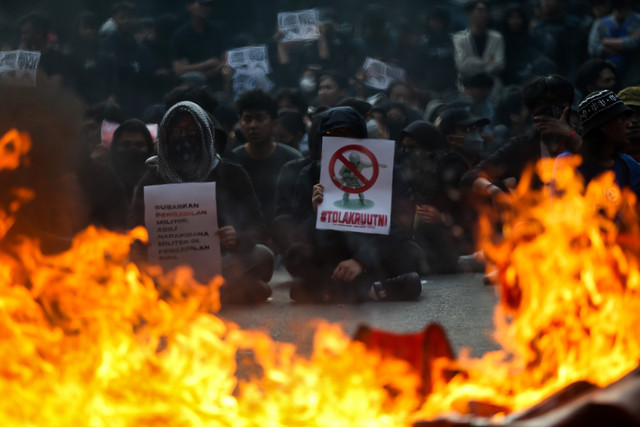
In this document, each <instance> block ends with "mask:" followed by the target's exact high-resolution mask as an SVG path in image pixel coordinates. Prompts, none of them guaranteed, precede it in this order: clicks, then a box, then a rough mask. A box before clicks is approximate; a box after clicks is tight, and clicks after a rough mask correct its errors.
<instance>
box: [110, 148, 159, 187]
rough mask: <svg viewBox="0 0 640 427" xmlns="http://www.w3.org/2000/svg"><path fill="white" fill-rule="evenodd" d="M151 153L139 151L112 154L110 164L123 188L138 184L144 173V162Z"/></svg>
mask: <svg viewBox="0 0 640 427" xmlns="http://www.w3.org/2000/svg"><path fill="white" fill-rule="evenodd" d="M152 154H153V153H143V152H141V151H140V150H126V151H120V152H115V153H113V159H112V161H111V164H112V166H113V169H114V170H115V171H116V173H117V174H118V176H119V177H120V179H121V180H122V182H123V183H124V185H125V187H127V188H128V187H133V186H134V185H136V184H137V183H138V180H139V179H140V178H141V177H142V175H143V174H144V171H145V168H146V167H145V164H144V162H145V161H146V160H147V158H148V157H149V156H151V155H152Z"/></svg>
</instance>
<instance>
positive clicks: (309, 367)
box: [0, 133, 640, 426]
mask: <svg viewBox="0 0 640 427" xmlns="http://www.w3.org/2000/svg"><path fill="white" fill-rule="evenodd" d="M11 135H12V136H11V137H10V138H11V140H12V141H14V144H15V143H16V142H15V141H18V140H20V138H19V136H20V134H18V133H13V134H11ZM5 138H7V137H5ZM16 138H17V139H16ZM3 141H5V139H3ZM24 143H25V144H26V145H28V142H26V141H25V142H24ZM16 147H17V145H16ZM17 151H18V152H20V149H17ZM15 152H16V151H11V153H15ZM23 154H24V153H23ZM23 154H21V155H20V156H23ZM7 155H8V154H7V150H6V149H4V152H3V154H2V156H3V158H2V159H0V165H1V166H0V169H13V168H16V167H18V165H15V166H13V167H12V165H14V163H12V160H10V159H8V158H4V157H5V156H7ZM11 155H14V154H11ZM569 166H571V165H569ZM552 169H553V167H552V165H550V164H548V163H541V164H540V165H538V173H539V174H540V176H542V177H543V180H545V181H549V180H550V176H551V174H552ZM0 173H4V172H2V171H0ZM553 176H554V179H555V185H554V186H553V188H551V187H545V188H544V189H543V190H542V191H540V192H532V191H531V190H530V189H529V185H528V183H529V181H528V180H527V179H524V180H523V183H522V185H521V186H520V187H518V189H517V191H516V193H515V194H514V196H513V198H514V200H515V204H514V206H515V207H514V209H513V210H512V212H511V217H510V218H508V220H507V222H506V226H505V229H504V233H503V237H502V238H501V239H500V240H499V241H498V242H497V243H496V242H491V240H490V239H489V238H487V243H486V244H485V250H486V253H487V256H488V258H489V259H491V260H492V261H493V262H494V263H495V265H496V268H497V269H498V271H499V273H500V278H501V281H500V283H501V284H500V292H501V295H502V301H501V304H500V305H499V306H498V307H497V308H496V311H495V324H496V332H495V337H496V339H497V341H498V342H499V343H500V344H502V346H503V348H504V350H502V351H499V352H493V353H490V354H487V355H485V357H483V358H482V359H472V358H470V357H468V356H465V355H463V356H462V357H461V358H459V359H458V360H457V361H451V360H448V359H445V358H440V359H437V360H436V362H434V363H433V364H432V366H431V372H430V373H429V375H428V378H431V379H432V380H431V386H430V387H428V388H426V389H430V390H432V392H431V393H430V394H429V395H428V396H427V397H426V399H424V401H421V400H420V399H421V397H420V396H419V393H418V391H417V390H419V389H420V387H421V385H420V378H418V376H417V375H416V374H415V373H414V371H413V370H412V368H411V367H410V366H409V364H408V363H407V362H404V361H401V360H398V359H394V358H390V357H383V356H381V355H380V354H379V353H377V352H372V351H369V350H367V348H366V346H365V345H364V344H363V343H360V342H354V341H352V340H351V339H350V338H349V337H347V336H346V335H345V334H344V333H343V332H342V331H341V330H340V329H339V327H337V326H333V325H329V324H323V325H322V326H321V327H320V328H319V329H318V331H317V333H316V337H315V347H314V348H315V349H314V353H313V354H312V356H311V357H310V358H304V357H302V356H300V355H298V354H296V349H295V347H294V346H293V345H291V344H285V343H276V342H274V341H272V340H271V339H270V338H269V337H268V335H267V334H265V333H262V332H257V331H243V330H240V329H239V328H238V327H237V326H236V325H234V324H232V323H229V322H225V321H222V320H221V319H219V318H218V317H216V316H215V315H214V314H213V313H215V312H216V311H217V310H218V309H219V299H218V289H219V287H220V286H221V285H222V281H221V279H220V278H216V279H214V280H212V281H211V282H210V283H208V284H207V285H205V286H203V285H201V284H198V283H196V282H194V281H193V280H192V279H191V274H190V271H188V270H187V269H179V270H177V271H174V272H172V273H170V274H169V275H161V274H160V272H159V271H157V270H153V269H150V270H149V271H141V270H140V269H139V268H138V267H137V266H136V265H135V264H133V263H132V262H130V260H129V248H130V245H131V243H132V242H133V241H134V240H135V239H140V240H143V241H145V240H146V238H147V236H146V231H145V230H144V229H142V228H138V229H135V230H132V231H131V232H129V233H128V234H126V235H121V234H114V233H110V232H106V231H104V230H97V229H95V228H93V227H90V228H88V229H86V230H85V231H83V232H82V233H80V234H79V235H77V236H76V238H75V239H74V242H73V245H72V247H71V249H70V250H68V251H67V252H64V253H61V254H57V255H44V254H42V253H41V252H40V250H39V249H38V242H36V241H33V240H30V239H27V238H24V239H22V240H21V241H20V242H19V243H16V244H15V245H12V246H11V247H8V248H7V247H6V246H7V245H5V249H4V250H3V251H2V252H0V258H1V259H0V316H1V317H2V322H1V323H0V357H1V360H2V361H3V363H2V365H1V366H0V391H2V396H3V399H2V400H1V403H0V418H1V419H2V424H3V425H20V426H22V425H47V426H56V425H60V426H62V425H64V426H68V425H123V426H126V425H158V424H161V425H234V426H236V425H247V426H248V425H263V424H266V425H301V426H302V425H304V426H314V425H318V426H320V425H331V426H341V425H343V426H347V425H376V426H378V425H380V426H385V425H389V426H392V425H393V426H396V425H409V424H410V423H411V422H412V421H413V420H418V419H425V418H434V417H436V416H442V415H444V414H448V413H454V412H455V413H459V414H476V415H477V414H480V413H482V414H483V415H487V416H491V415H500V414H502V415H504V414H508V413H511V412H513V411H518V410H521V409H523V408H527V407H529V406H531V405H533V404H534V403H536V402H538V401H539V400H540V399H542V398H544V397H545V396H548V395H549V394H551V393H553V392H555V391H557V390H559V389H561V388H562V387H564V386H566V385H568V384H570V383H572V382H575V381H578V380H583V379H586V380H588V381H592V382H594V383H596V384H598V385H605V384H607V383H609V382H611V381H613V380H615V379H617V378H618V377H620V376H622V375H623V374H625V373H626V372H628V371H629V370H631V369H632V368H634V367H636V366H637V364H638V361H639V360H640V345H639V340H638V339H637V338H638V336H637V325H638V324H640V298H638V287H639V286H640V274H639V270H638V254H639V252H640V251H639V247H640V244H638V241H639V240H638V230H637V225H638V223H637V221H638V218H637V217H636V211H635V203H636V200H635V197H634V196H633V195H632V194H630V193H628V192H625V191H623V192H620V191H619V190H617V189H616V188H615V186H614V184H613V177H612V175H606V176H604V177H603V178H602V179H600V180H598V181H596V182H593V183H592V184H591V185H590V186H589V188H588V189H587V191H586V195H585V196H582V195H581V193H582V192H583V191H582V190H583V189H582V186H581V184H580V183H579V180H577V179H576V177H575V174H574V172H573V168H572V167H562V168H559V169H557V170H555V171H553ZM552 193H553V194H552ZM13 196H14V201H13V202H12V203H11V204H10V205H9V207H8V208H5V212H4V213H3V214H4V216H3V217H2V218H0V220H1V221H0V232H1V233H2V234H0V237H1V236H4V234H5V233H6V230H8V229H9V228H10V227H11V224H12V218H13V217H14V216H15V215H16V213H17V212H18V209H19V207H20V206H21V205H22V204H24V203H26V202H28V200H29V199H30V198H32V197H33V194H32V193H29V191H28V190H26V189H21V190H17V191H14V193H13ZM620 224H623V225H624V226H625V227H626V228H625V229H624V233H621V232H619V231H618V230H619V227H618V226H619V225H620ZM484 225H485V227H484V229H485V230H489V228H490V227H489V226H488V224H486V223H485V224H484ZM486 234H487V236H489V233H488V232H487V233H486ZM474 402H475V403H474ZM478 404H479V405H480V406H482V405H483V404H485V405H484V407H485V410H477V407H478ZM486 408H490V409H489V410H486Z"/></svg>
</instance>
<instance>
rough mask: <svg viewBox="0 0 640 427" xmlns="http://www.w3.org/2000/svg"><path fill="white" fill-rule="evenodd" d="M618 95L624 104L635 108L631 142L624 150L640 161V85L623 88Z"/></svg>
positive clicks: (630, 136)
mask: <svg viewBox="0 0 640 427" xmlns="http://www.w3.org/2000/svg"><path fill="white" fill-rule="evenodd" d="M618 96H619V97H620V99H622V102H624V105H626V106H627V107H629V108H631V109H632V110H633V115H632V116H631V125H632V126H631V134H630V135H629V140H630V144H629V146H627V147H626V148H625V149H624V152H625V153H626V154H628V155H630V156H631V157H633V158H634V159H635V160H636V162H640V86H631V87H628V88H625V89H622V90H621V91H620V92H619V93H618Z"/></svg>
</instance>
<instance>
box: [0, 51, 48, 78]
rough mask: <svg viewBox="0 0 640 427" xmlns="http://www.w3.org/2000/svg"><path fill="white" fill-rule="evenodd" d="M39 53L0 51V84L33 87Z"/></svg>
mask: <svg viewBox="0 0 640 427" xmlns="http://www.w3.org/2000/svg"><path fill="white" fill-rule="evenodd" d="M39 63H40V52H33V51H28V50H10V51H0V83H2V84H9V85H16V86H35V85H36V71H37V69H38V64H39Z"/></svg>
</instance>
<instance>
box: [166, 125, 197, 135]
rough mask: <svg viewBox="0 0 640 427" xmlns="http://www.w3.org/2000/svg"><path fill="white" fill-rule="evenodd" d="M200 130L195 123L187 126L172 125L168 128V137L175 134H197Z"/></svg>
mask: <svg viewBox="0 0 640 427" xmlns="http://www.w3.org/2000/svg"><path fill="white" fill-rule="evenodd" d="M199 131H200V129H198V126H196V125H189V126H183V127H172V128H169V130H168V134H169V136H170V137H175V136H179V135H182V134H186V135H192V136H194V135H198V132H199Z"/></svg>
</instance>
